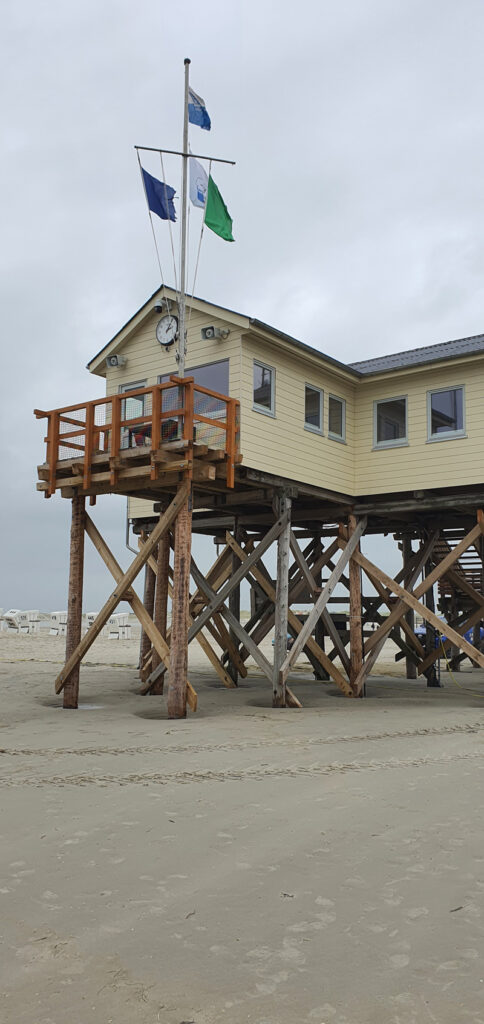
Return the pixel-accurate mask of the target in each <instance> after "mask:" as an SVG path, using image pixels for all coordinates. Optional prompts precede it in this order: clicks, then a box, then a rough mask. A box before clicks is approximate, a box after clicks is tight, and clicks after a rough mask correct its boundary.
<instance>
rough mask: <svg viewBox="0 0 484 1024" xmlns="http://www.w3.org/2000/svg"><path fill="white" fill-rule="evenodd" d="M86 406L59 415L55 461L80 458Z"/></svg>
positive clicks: (83, 437) (82, 446)
mask: <svg viewBox="0 0 484 1024" xmlns="http://www.w3.org/2000/svg"><path fill="white" fill-rule="evenodd" d="M85 425H86V406H83V407H82V408H81V409H74V410H71V411H69V413H66V414H65V415H62V414H61V415H60V417H59V447H58V453H57V461H58V462H63V461H65V460H66V459H76V458H80V457H81V456H82V455H83V453H84V443H85Z"/></svg>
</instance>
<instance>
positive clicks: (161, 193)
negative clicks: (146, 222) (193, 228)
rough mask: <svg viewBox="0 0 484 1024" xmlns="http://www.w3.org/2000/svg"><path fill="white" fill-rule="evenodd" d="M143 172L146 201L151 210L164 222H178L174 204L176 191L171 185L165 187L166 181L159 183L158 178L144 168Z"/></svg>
mask: <svg viewBox="0 0 484 1024" xmlns="http://www.w3.org/2000/svg"><path fill="white" fill-rule="evenodd" d="M141 170H142V172H143V181H144V186H145V192H146V201H147V203H148V207H149V209H150V210H152V211H153V213H157V214H158V217H161V219H162V220H176V213H175V206H174V203H173V198H174V196H175V189H174V188H172V187H171V185H165V182H164V181H158V178H153V175H152V174H148V171H145V169H144V167H142V168H141Z"/></svg>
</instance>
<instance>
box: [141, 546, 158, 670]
mask: <svg viewBox="0 0 484 1024" xmlns="http://www.w3.org/2000/svg"><path fill="white" fill-rule="evenodd" d="M155 555H156V552H155ZM155 585H156V576H155V573H154V570H153V569H152V567H151V565H150V561H149V559H148V561H147V563H146V565H145V585H144V593H143V604H144V607H145V609H146V611H147V612H148V615H149V617H150V619H153V612H154V607H155ZM150 650H151V640H150V638H149V636H148V634H147V633H146V632H145V630H144V629H142V631H141V638H140V648H139V672H140V679H141V682H144V680H145V678H146V669H145V668H144V663H145V661H146V656H147V654H148V652H149V651H150ZM148 674H149V673H148Z"/></svg>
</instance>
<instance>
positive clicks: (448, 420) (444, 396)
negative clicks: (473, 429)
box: [427, 387, 465, 441]
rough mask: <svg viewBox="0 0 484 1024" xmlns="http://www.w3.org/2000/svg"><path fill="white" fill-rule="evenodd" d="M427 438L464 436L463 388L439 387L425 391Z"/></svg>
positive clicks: (434, 439)
mask: <svg viewBox="0 0 484 1024" xmlns="http://www.w3.org/2000/svg"><path fill="white" fill-rule="evenodd" d="M427 410H428V413H427V414H428V435H429V436H428V439H429V441H445V440H446V438H452V437H464V436H465V423H464V388H463V387H458V388H440V389H439V390H438V391H429V392H428V393H427Z"/></svg>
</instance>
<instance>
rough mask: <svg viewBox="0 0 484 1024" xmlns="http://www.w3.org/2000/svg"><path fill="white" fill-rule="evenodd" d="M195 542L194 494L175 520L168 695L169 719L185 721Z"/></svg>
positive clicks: (189, 497)
mask: <svg viewBox="0 0 484 1024" xmlns="http://www.w3.org/2000/svg"><path fill="white" fill-rule="evenodd" d="M191 540H192V497H191V493H190V494H189V496H188V498H187V500H186V501H185V502H184V504H183V506H182V508H181V509H180V511H179V513H178V515H177V517H176V520H175V554H174V566H173V601H172V611H171V644H170V671H169V684H168V696H167V705H168V717H169V718H185V717H186V713H187V685H186V680H187V668H188V633H187V631H188V616H189V602H190V553H191Z"/></svg>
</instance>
